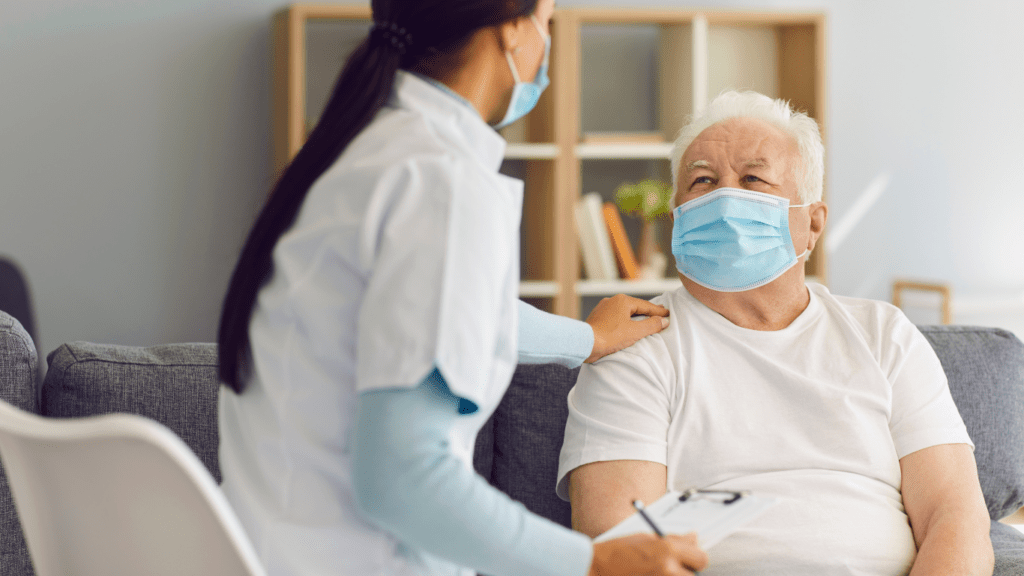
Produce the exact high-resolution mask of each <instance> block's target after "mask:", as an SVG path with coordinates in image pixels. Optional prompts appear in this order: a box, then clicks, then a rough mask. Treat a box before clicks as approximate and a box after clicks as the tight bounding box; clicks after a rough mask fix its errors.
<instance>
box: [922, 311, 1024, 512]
mask: <svg viewBox="0 0 1024 576" xmlns="http://www.w3.org/2000/svg"><path fill="white" fill-rule="evenodd" d="M921 332H922V333H923V334H924V337H925V338H927V339H928V342H929V343H930V344H931V345H932V348H933V349H934V350H935V353H936V355H937V356H938V357H939V362H941V363H942V368H943V370H944V371H945V372H946V378H947V379H948V380H949V391H950V392H951V393H952V395H953V401H954V402H956V405H957V408H959V409H960V416H961V417H963V419H964V424H965V425H966V426H967V432H968V433H969V434H970V435H971V440H973V441H974V458H975V460H977V462H978V477H979V479H980V480H981V490H982V492H983V493H984V494H985V504H986V505H987V506H988V513H989V516H990V517H991V518H992V519H993V520H998V519H1000V518H1004V517H1006V516H1009V515H1010V514H1013V513H1014V512H1016V511H1017V510H1019V509H1020V508H1021V506H1024V344H1022V343H1021V341H1020V339H1018V338H1017V337H1016V336H1014V335H1013V334H1012V333H1010V332H1007V331H1006V330H1000V329H998V328H977V327H973V326H922V327H921Z"/></svg>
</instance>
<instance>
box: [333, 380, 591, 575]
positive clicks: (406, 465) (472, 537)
mask: <svg viewBox="0 0 1024 576" xmlns="http://www.w3.org/2000/svg"><path fill="white" fill-rule="evenodd" d="M458 403H459V398H458V397H456V396H454V395H453V394H452V393H451V392H450V391H449V390H448V387H447V385H446V384H445V381H444V380H443V379H442V377H441V375H440V373H439V372H438V371H437V370H434V371H433V372H432V373H431V374H430V375H429V376H428V377H427V378H426V379H425V380H424V381H423V382H422V383H421V384H419V386H417V387H415V388H411V389H408V388H406V389H401V388H397V389H391V390H379V391H369V392H364V393H362V394H360V396H359V408H358V416H357V423H356V431H355V438H356V439H357V440H356V447H355V457H354V461H353V472H354V476H353V479H354V487H355V494H356V499H357V504H358V505H359V507H360V510H361V511H362V512H363V514H364V515H365V516H366V517H367V518H368V519H369V520H370V521H372V522H374V523H376V524H377V525H379V526H380V527H381V528H383V529H385V530H387V531H388V532H390V533H392V534H394V535H395V536H396V537H398V539H400V540H401V541H402V542H403V543H404V544H406V545H407V546H410V547H412V548H414V549H418V550H421V551H424V552H427V553H429V554H432V555H434V556H438V557H442V558H445V559H447V560H449V561H451V562H454V563H456V564H459V565H462V566H465V567H468V568H471V569H474V570H476V571H478V572H480V573H484V574H490V575H492V576H505V575H508V576H512V575H517V576H524V575H537V576H549V575H550V576H556V575H559V576H566V575H571V576H583V575H585V574H586V573H587V571H588V570H589V566H590V562H591V559H592V555H593V545H592V544H591V541H590V539H589V538H587V537H586V536H584V535H583V534H580V533H578V532H573V531H571V530H569V529H567V528H564V527H562V526H560V525H558V524H556V523H554V522H551V521H549V520H547V519H545V518H542V517H540V516H537V515H535V514H532V513H531V512H529V511H528V510H526V508H525V507H524V506H523V505H522V504H520V503H518V502H515V501H513V500H512V499H510V498H509V497H508V496H506V495H505V494H504V493H502V492H500V491H499V490H497V489H496V488H494V487H493V486H491V485H490V484H488V483H487V482H486V481H485V480H484V479H483V478H482V477H480V476H479V475H478V474H476V473H475V472H474V471H473V470H472V468H470V467H468V466H466V465H465V464H464V463H463V462H461V461H460V460H458V459H457V458H456V457H455V456H453V455H452V454H451V452H450V451H449V450H448V448H447V446H448V435H449V431H450V428H451V427H452V426H453V425H454V423H455V421H456V419H457V418H460V416H459V414H458Z"/></svg>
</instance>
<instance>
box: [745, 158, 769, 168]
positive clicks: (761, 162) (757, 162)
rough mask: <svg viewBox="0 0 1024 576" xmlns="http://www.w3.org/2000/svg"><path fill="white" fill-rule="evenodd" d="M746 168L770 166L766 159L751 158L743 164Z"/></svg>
mask: <svg viewBox="0 0 1024 576" xmlns="http://www.w3.org/2000/svg"><path fill="white" fill-rule="evenodd" d="M743 166H744V167H746V168H768V167H769V166H771V164H770V163H769V162H768V159H767V158H751V159H750V160H747V161H746V162H744V163H743Z"/></svg>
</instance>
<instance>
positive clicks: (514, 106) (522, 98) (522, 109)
mask: <svg viewBox="0 0 1024 576" xmlns="http://www.w3.org/2000/svg"><path fill="white" fill-rule="evenodd" d="M530 21H532V22H533V25H534V27H536V28H537V32H538V33H539V34H540V37H541V38H543V39H544V59H543V60H542V61H541V63H540V69H539V70H537V75H536V76H535V77H534V79H533V82H523V81H522V79H521V78H520V77H519V70H518V69H516V63H515V60H513V59H512V53H511V52H509V51H508V50H505V60H507V61H508V67H509V68H510V69H511V70H512V78H514V79H515V81H516V84H515V87H513V88H512V98H511V100H509V103H508V110H507V111H506V112H505V117H504V118H502V119H501V122H498V123H497V124H495V125H494V128H495V129H501V128H504V127H505V126H508V125H509V124H511V123H513V122H515V121H516V120H519V119H520V118H522V117H523V116H526V115H527V114H529V113H530V111H531V110H533V108H534V107H535V106H536V105H537V102H538V101H540V95H541V94H542V93H543V92H544V89H545V88H547V87H548V84H550V83H551V80H550V79H549V78H548V60H549V59H550V57H551V36H549V35H547V34H546V33H545V32H544V29H543V28H542V27H541V25H540V22H538V21H537V17H536V16H534V15H532V14H531V15H530Z"/></svg>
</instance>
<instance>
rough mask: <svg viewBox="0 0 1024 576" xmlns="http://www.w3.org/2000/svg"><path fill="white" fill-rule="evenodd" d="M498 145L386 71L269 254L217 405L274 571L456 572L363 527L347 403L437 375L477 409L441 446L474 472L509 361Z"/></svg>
mask: <svg viewBox="0 0 1024 576" xmlns="http://www.w3.org/2000/svg"><path fill="white" fill-rule="evenodd" d="M504 150H505V142H504V140H502V139H501V137H500V136H499V135H498V134H496V133H495V132H494V130H493V129H491V128H490V127H489V126H488V125H487V124H486V123H485V122H484V121H483V120H482V119H481V118H480V116H479V115H478V114H477V113H476V112H475V111H474V110H472V109H470V108H469V107H467V106H465V104H463V103H461V102H458V101H457V100H456V99H455V98H453V97H452V96H451V95H449V94H446V93H444V92H443V91H442V90H440V89H439V88H437V87H435V86H433V85H431V84H430V83H428V82H426V81H424V80H422V79H420V78H417V77H416V76H414V75H412V74H409V73H407V72H403V71H400V72H399V73H398V75H397V76H396V80H395V88H394V92H393V94H392V98H391V100H390V101H389V104H388V105H387V106H386V107H385V108H384V109H383V110H382V111H381V112H380V114H379V115H378V116H377V118H376V119H375V120H374V121H373V123H372V124H370V126H369V127H367V129H366V130H364V131H363V133H362V134H360V135H359V136H358V137H357V138H356V139H355V140H354V141H353V142H352V143H351V144H350V145H349V147H348V149H347V150H346V151H345V153H344V154H343V155H342V156H341V158H339V160H338V161H337V162H336V163H335V164H334V166H332V167H331V168H330V169H329V170H328V171H327V172H326V173H325V174H324V175H323V176H322V177H321V178H320V179H319V180H318V181H317V182H316V184H315V185H314V186H313V187H312V189H311V190H310V192H309V195H308V196H307V198H306V201H305V203H304V205H303V207H302V210H301V212H300V214H299V216H298V218H297V220H296V222H295V224H294V226H293V227H292V228H291V229H290V230H289V231H288V232H286V233H285V234H284V235H283V236H282V238H281V240H280V241H279V242H278V244H277V247H276V248H275V250H274V254H273V262H274V267H273V276H272V278H271V279H270V281H269V282H268V283H267V285H266V286H264V288H263V289H262V290H261V291H260V293H259V297H258V301H257V306H256V309H255V311H254V314H253V317H252V320H251V323H250V328H249V335H250V339H251V343H252V353H253V367H254V373H253V376H252V377H251V378H250V380H249V382H248V387H247V389H246V390H245V392H244V394H242V395H236V394H234V393H233V392H232V391H230V390H228V389H226V388H222V390H221V394H220V402H219V410H220V412H219V423H220V466H221V470H222V472H223V475H224V484H223V489H224V492H225V494H226V495H227V497H228V499H229V501H230V502H231V503H232V505H233V506H234V508H235V510H236V511H237V513H238V516H239V517H240V519H241V520H242V524H243V525H244V526H245V528H246V530H247V532H248V535H249V536H250V538H251V539H252V541H253V543H254V545H255V547H256V550H257V552H258V554H259V556H260V559H261V560H262V562H263V564H264V566H265V567H266V569H267V571H268V573H269V574H271V575H272V576H280V575H300V574H301V575H311V574H351V575H353V576H376V575H381V576H384V575H387V576H394V575H407V574H463V573H466V574H471V572H468V571H461V570H459V569H457V568H456V567H455V566H453V565H451V564H449V563H447V562H445V561H443V560H440V559H438V558H434V557H430V556H429V555H426V554H423V553H421V552H419V551H416V550H409V549H408V548H407V547H405V546H403V545H402V544H401V543H400V542H397V541H396V540H395V539H394V538H393V537H392V536H390V535H389V534H387V533H385V532H383V531H381V530H379V529H378V528H376V527H375V526H373V525H371V524H369V523H367V522H366V521H364V520H363V519H362V518H361V516H360V514H359V512H358V510H357V509H356V506H355V504H354V500H353V495H352V471H351V456H352V454H351V446H352V442H351V439H350V437H349V436H350V433H351V430H352V426H353V425H354V417H355V408H356V398H357V395H358V394H359V393H360V392H363V391H367V390H374V389H381V388H390V387H412V386H415V385H417V384H418V383H419V382H420V381H421V380H422V379H423V378H424V377H425V376H426V375H427V374H428V373H429V372H430V370H431V369H432V368H433V367H434V366H436V367H437V368H438V369H439V370H440V371H441V373H442V375H443V376H444V378H445V380H446V381H447V383H448V385H449V387H450V388H451V390H452V392H453V393H454V394H456V395H458V396H460V397H463V398H466V399H469V400H471V401H473V402H474V403H476V404H477V406H478V407H479V410H478V411H477V412H476V413H475V414H473V415H470V416H467V417H464V418H460V419H459V424H458V425H457V426H456V428H455V429H454V430H453V432H452V437H451V446H452V450H453V452H454V453H455V455H456V456H457V457H458V458H460V459H461V460H462V461H463V462H465V464H466V466H467V467H471V466H472V455H473V445H474V442H475V439H476V434H477V432H478V430H479V429H480V427H481V426H482V425H483V423H484V422H485V421H486V420H487V418H488V417H489V416H490V414H491V413H492V412H493V411H494V408H495V407H496V406H497V404H498V402H499V401H500V399H501V397H502V396H503V395H504V392H505V388H506V387H507V386H508V382H509V380H510V379H511V376H512V372H513V370H514V369H515V365H516V359H517V355H516V347H517V346H516V330H517V326H516V323H517V314H516V302H517V290H518V283H519V222H520V215H521V210H522V194H523V192H522V182H520V181H518V180H514V179H511V178H508V177H505V176H502V175H500V174H499V173H498V168H499V166H500V164H501V160H502V157H503V155H504Z"/></svg>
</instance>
